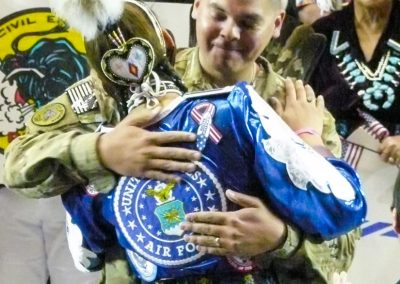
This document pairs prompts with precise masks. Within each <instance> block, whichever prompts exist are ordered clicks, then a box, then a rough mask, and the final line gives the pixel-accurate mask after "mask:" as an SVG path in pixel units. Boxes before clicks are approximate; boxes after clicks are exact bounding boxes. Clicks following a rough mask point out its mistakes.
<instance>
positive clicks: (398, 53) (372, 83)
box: [330, 31, 400, 111]
mask: <svg viewBox="0 0 400 284" xmlns="http://www.w3.org/2000/svg"><path fill="white" fill-rule="evenodd" d="M339 36H340V32H339V31H335V32H334V34H333V37H332V41H331V48H330V52H331V54H332V55H333V56H335V57H336V60H337V67H338V68H339V70H340V72H341V73H342V75H343V76H344V79H345V80H346V81H347V83H348V84H349V86H350V89H351V90H353V91H355V92H356V93H357V94H358V95H359V96H360V97H361V98H362V103H363V105H364V106H365V107H366V108H367V109H369V110H371V111H378V110H380V109H384V110H385V109H389V108H390V107H392V105H393V103H394V101H395V98H396V91H395V90H396V89H397V88H398V86H399V85H400V81H399V79H400V44H399V43H397V42H396V41H394V40H393V39H389V40H388V42H387V51H386V53H385V54H384V55H383V56H382V57H381V59H380V61H379V64H378V66H377V68H376V69H375V70H374V71H372V70H371V69H370V68H369V67H368V66H367V65H366V64H364V63H363V62H360V61H359V60H357V59H356V58H353V56H352V54H351V52H350V50H349V48H350V44H349V43H348V42H347V41H346V42H344V43H342V44H341V45H339V46H338V42H339Z"/></svg>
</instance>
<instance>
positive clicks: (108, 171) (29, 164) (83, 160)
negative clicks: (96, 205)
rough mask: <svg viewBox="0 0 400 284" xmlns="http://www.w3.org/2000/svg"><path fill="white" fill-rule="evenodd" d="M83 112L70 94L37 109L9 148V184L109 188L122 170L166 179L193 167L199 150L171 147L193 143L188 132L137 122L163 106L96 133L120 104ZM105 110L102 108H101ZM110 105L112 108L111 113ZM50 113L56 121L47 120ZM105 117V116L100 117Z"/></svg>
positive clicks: (45, 190) (46, 193)
mask: <svg viewBox="0 0 400 284" xmlns="http://www.w3.org/2000/svg"><path fill="white" fill-rule="evenodd" d="M105 100H106V99H105V98H98V102H99V104H100V106H99V109H97V110H94V111H91V112H88V113H85V114H84V116H81V115H77V114H76V113H75V112H74V111H73V108H72V107H71V104H70V101H69V98H68V96H67V95H62V96H60V97H59V98H57V99H56V100H54V101H53V102H51V103H49V104H48V105H46V106H45V107H44V108H42V109H41V110H39V111H38V112H37V113H35V114H34V116H33V117H32V119H31V121H30V122H28V124H27V134H26V135H24V136H21V137H19V138H18V139H16V140H15V141H13V142H12V143H11V145H10V146H9V147H8V149H7V153H6V165H5V180H6V184H7V185H8V186H9V187H11V188H13V189H15V190H16V191H19V192H20V193H22V194H24V195H27V196H29V197H33V198H41V197H50V196H54V195H58V194H62V193H64V192H66V191H67V190H68V189H69V188H71V187H73V186H75V185H78V184H81V185H90V186H92V187H94V189H95V190H96V191H99V192H107V191H109V190H111V189H112V188H113V186H114V184H115V176H116V175H118V174H120V175H121V174H123V175H132V176H137V177H147V178H156V179H160V180H171V179H176V176H175V175H173V174H171V172H174V171H189V172H190V171H192V170H193V169H194V168H195V167H194V165H193V164H192V163H191V161H192V160H198V159H199V158H200V154H199V153H198V152H197V151H192V150H188V149H182V148H177V147H165V146H164V144H168V143H171V142H191V141H194V140H195V137H194V136H195V135H193V134H192V133H185V132H150V131H146V130H143V129H141V128H140V127H138V126H137V125H139V126H140V125H143V124H146V122H149V121H151V120H152V119H153V118H154V116H156V115H157V114H158V112H159V111H160V109H159V108H155V109H153V110H151V111H149V112H147V113H145V115H144V116H137V115H128V116H127V117H126V118H125V119H124V120H123V121H121V122H120V123H119V124H118V125H117V127H116V128H115V129H113V130H112V131H110V132H108V133H105V134H100V133H98V132H94V130H95V129H96V128H97V127H98V125H99V124H100V122H101V120H102V119H103V118H106V117H115V113H114V115H113V112H116V107H115V106H114V107H109V106H110V102H109V101H108V102H107V103H105V104H107V107H106V106H104V105H102V102H104V101H105ZM99 110H101V111H99ZM105 110H108V112H109V113H105V112H106V111H105ZM46 117H49V119H50V121H44V122H43V121H41V119H44V120H45V119H46ZM99 120H100V121H99Z"/></svg>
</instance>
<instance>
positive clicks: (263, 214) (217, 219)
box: [181, 190, 286, 257]
mask: <svg viewBox="0 0 400 284" xmlns="http://www.w3.org/2000/svg"><path fill="white" fill-rule="evenodd" d="M226 196H227V197H228V198H229V200H231V201H232V202H234V203H236V204H238V205H240V206H241V207H243V208H242V209H240V210H237V211H230V212H199V213H190V214H188V215H187V216H186V220H187V221H186V222H184V223H183V224H182V225H181V228H182V229H183V230H184V231H186V232H187V233H188V234H187V235H185V237H184V238H185V241H187V242H189V243H193V244H195V245H196V246H197V249H198V250H199V251H200V252H204V253H208V254H214V255H233V256H242V257H250V256H254V255H258V254H261V253H264V252H266V251H270V250H273V249H275V248H277V247H278V246H279V245H280V244H282V243H283V242H284V240H285V237H286V225H285V223H284V222H283V221H282V220H281V219H279V218H278V217H276V216H275V215H274V214H273V213H272V212H271V211H270V210H269V209H268V208H267V207H266V206H265V205H264V204H263V203H262V201H261V200H260V199H259V198H257V197H253V196H250V195H245V194H242V193H238V192H233V191H232V190H227V191H226ZM190 233H194V234H190Z"/></svg>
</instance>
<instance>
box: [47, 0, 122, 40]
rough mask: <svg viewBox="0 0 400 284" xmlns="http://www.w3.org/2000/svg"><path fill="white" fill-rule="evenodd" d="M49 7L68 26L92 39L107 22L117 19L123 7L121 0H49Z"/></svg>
mask: <svg viewBox="0 0 400 284" xmlns="http://www.w3.org/2000/svg"><path fill="white" fill-rule="evenodd" d="M49 2H50V7H51V9H52V10H53V11H54V13H55V14H56V15H57V16H59V17H60V18H62V19H64V20H66V21H67V22H68V24H69V26H71V27H73V28H75V29H77V30H78V31H80V32H81V33H82V34H83V36H84V37H85V38H86V40H92V39H94V38H95V37H96V34H97V33H98V32H102V31H103V30H104V28H105V27H106V26H107V25H108V24H113V23H115V22H117V21H118V19H119V18H120V17H121V15H122V11H123V8H124V1H123V0H49Z"/></svg>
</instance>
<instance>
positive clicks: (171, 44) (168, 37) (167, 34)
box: [162, 29, 176, 66]
mask: <svg viewBox="0 0 400 284" xmlns="http://www.w3.org/2000/svg"><path fill="white" fill-rule="evenodd" d="M162 32H163V37H164V41H165V47H166V49H167V57H168V60H169V62H170V63H171V65H172V66H174V64H175V56H176V42H175V37H174V35H173V33H172V32H171V31H170V30H168V29H163V30H162Z"/></svg>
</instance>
